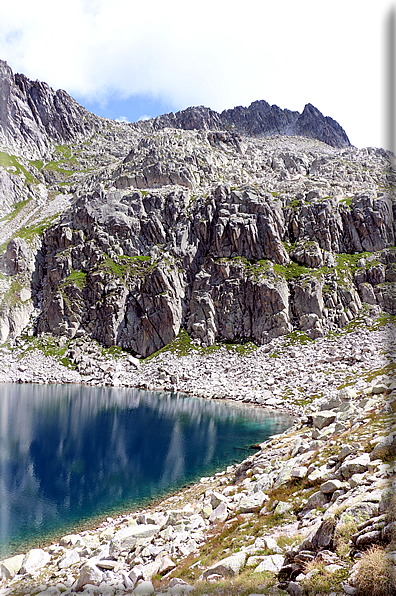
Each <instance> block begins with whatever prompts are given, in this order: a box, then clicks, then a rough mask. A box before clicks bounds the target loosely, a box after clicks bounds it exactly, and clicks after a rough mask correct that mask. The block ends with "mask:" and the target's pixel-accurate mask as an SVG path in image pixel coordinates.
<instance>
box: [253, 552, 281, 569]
mask: <svg viewBox="0 0 396 596" xmlns="http://www.w3.org/2000/svg"><path fill="white" fill-rule="evenodd" d="M284 562H285V557H284V556H282V555H268V556H266V557H263V560H262V561H261V563H260V564H259V565H258V566H257V567H256V569H255V570H254V572H255V573H262V572H263V571H271V572H272V573H278V571H279V570H280V569H281V567H283V564H284Z"/></svg>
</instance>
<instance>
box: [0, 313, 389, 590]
mask: <svg viewBox="0 0 396 596" xmlns="http://www.w3.org/2000/svg"><path fill="white" fill-rule="evenodd" d="M382 323H383V322H382ZM382 323H381V320H380V319H379V318H378V317H377V318H373V319H370V318H367V319H366V320H365V322H361V324H360V325H358V326H357V327H356V329H355V330H353V331H352V330H349V331H350V332H349V333H348V332H347V331H348V330H344V332H343V333H342V334H340V336H339V337H334V338H332V339H330V338H319V339H317V340H315V341H314V342H307V343H305V344H304V343H301V339H302V338H299V339H300V342H297V340H296V338H294V341H293V342H292V343H291V344H289V343H288V341H287V339H285V338H284V339H283V340H280V339H276V340H273V341H272V342H271V343H270V344H268V345H267V346H261V347H259V348H256V349H253V346H244V348H245V353H242V354H240V353H238V351H237V350H236V348H233V349H227V348H226V347H224V346H223V347H222V348H218V349H215V350H214V349H213V348H212V349H209V350H208V349H206V350H203V349H198V347H197V346H195V347H194V346H190V347H189V348H188V349H186V346H185V345H184V344H181V343H179V344H178V345H173V346H170V348H169V351H166V352H163V353H160V354H158V355H156V356H155V357H153V358H152V359H149V360H148V361H145V362H138V361H135V360H136V359H134V358H132V357H130V356H119V357H115V356H114V355H113V357H112V358H111V357H110V355H109V354H107V355H104V354H103V353H102V355H101V356H100V357H99V354H98V352H92V353H90V354H89V357H90V360H91V362H90V366H91V367H92V366H95V368H98V369H100V371H101V372H100V373H99V372H98V373H97V374H98V376H94V375H84V374H81V372H79V371H78V370H71V369H68V368H66V367H64V366H63V365H62V364H61V363H60V362H59V360H57V359H56V358H55V357H54V356H45V355H44V354H43V352H40V351H39V350H37V348H36V349H35V350H32V351H28V350H27V345H28V343H29V342H28V340H27V339H25V340H23V339H22V340H20V341H19V342H18V343H19V346H15V347H14V348H13V349H4V348H3V351H2V354H1V358H2V362H4V363H5V366H4V367H3V368H4V370H3V372H2V373H1V374H2V377H1V380H2V381H3V382H7V381H11V382H30V381H33V380H37V381H39V382H55V381H56V382H60V381H62V382H75V383H81V382H86V383H88V384H107V385H110V384H117V385H125V386H140V387H149V388H150V389H172V390H180V391H184V392H188V393H192V394H195V395H201V396H205V397H208V398H228V399H238V400H241V401H245V402H249V403H251V404H252V405H255V406H256V407H273V408H281V409H283V410H285V409H286V410H288V411H291V412H294V413H295V414H298V417H297V422H296V424H295V425H294V426H293V427H292V428H291V429H289V430H288V431H287V432H285V433H283V434H282V435H278V436H275V437H273V438H271V439H270V440H269V441H267V442H265V443H264V444H262V445H260V449H259V451H258V452H257V453H255V454H254V455H252V456H250V457H249V458H248V459H246V460H245V461H243V462H241V464H239V465H234V466H229V467H228V468H227V470H224V471H222V472H219V473H217V474H216V475H215V476H213V477H210V478H201V480H200V482H199V483H198V484H196V485H194V486H192V487H189V488H187V489H185V490H183V491H180V492H179V493H177V494H176V495H173V496H171V497H169V498H167V499H165V500H163V501H162V502H160V503H157V504H155V505H153V506H152V507H149V508H148V509H144V510H141V511H136V512H133V513H131V514H129V515H122V516H120V517H119V518H116V519H111V518H108V519H107V520H106V521H104V522H103V523H102V524H101V525H100V526H99V527H97V528H95V529H92V530H85V531H83V532H80V533H79V534H73V535H69V536H65V537H63V538H62V539H61V540H60V541H59V543H57V544H51V545H46V546H43V548H35V549H32V550H30V551H29V552H28V553H25V554H20V555H16V556H14V557H11V558H8V559H6V560H3V561H2V562H1V564H0V575H1V578H2V584H1V590H0V594H2V595H4V596H5V595H6V594H28V593H29V594H42V595H46V596H57V595H58V594H65V595H67V594H73V593H76V592H77V593H80V594H109V595H111V596H118V595H119V594H125V593H131V594H134V595H136V596H137V595H138V594H142V595H143V594H151V593H155V594H182V593H184V594H187V593H189V592H192V593H196V594H211V593H217V594H286V593H288V594H292V595H296V596H299V595H302V594H304V595H305V594H307V595H312V596H314V595H316V594H318V593H322V592H323V593H332V594H333V595H335V594H364V593H366V592H364V590H367V585H370V581H376V582H377V581H379V579H378V578H382V579H381V581H384V579H383V578H384V577H385V581H387V582H388V587H389V586H390V588H389V589H392V590H393V589H395V586H396V583H395V581H396V580H395V573H394V562H395V560H396V549H395V542H394V541H395V536H394V527H395V521H394V515H395V514H394V509H392V506H391V498H392V495H393V493H394V488H395V486H394V471H395V470H394V463H393V457H394V455H395V452H396V432H395V427H394V413H395V409H396V383H395V381H394V379H393V367H394V356H395V347H394V341H395V328H394V327H393V326H392V324H391V323H390V322H389V323H388V324H386V325H384V324H382ZM87 341H88V340H85V339H83V338H80V342H87ZM289 341H290V338H289ZM78 345H79V344H78V342H76V343H75V344H73V346H69V347H68V350H69V351H72V350H74V351H75V356H74V357H75V358H77V359H78ZM86 348H87V346H86V345H85V346H84V350H81V354H87V352H88V351H87V349H86ZM182 348H183V350H184V355H180V351H181V350H182ZM101 359H103V364H102V365H100V362H101ZM83 361H84V358H82V360H81V362H83ZM105 363H106V366H107V370H106V369H105ZM38 364H39V365H40V366H38ZM80 367H81V368H82V365H81V363H80ZM39 369H40V371H41V372H40V377H37V376H36V379H34V374H36V375H37V374H38V373H37V372H36V371H37V370H39ZM188 373H189V374H188ZM252 381H253V383H252ZM370 547H371V550H370ZM368 549H369V550H368ZM370 556H371V557H372V558H373V557H377V559H376V561H377V563H376V570H375V573H374V572H372V573H371V577H374V578H375V579H374V580H373V579H370V573H369V575H368V576H367V573H366V571H367V569H366V568H369V567H370V560H369V558H370ZM381 557H382V559H381ZM378 561H379V562H378ZM381 561H382V562H381ZM381 565H382V567H381ZM365 570H366V571H365ZM365 573H366V575H365ZM362 578H366V579H362ZM386 578H387V579H386ZM364 581H365V582H366V584H367V585H363V584H362V585H361V583H362V582H363V583H364ZM359 582H361V583H359ZM374 593H378V594H388V593H389V594H391V593H393V592H391V591H389V592H386V591H383V592H374Z"/></svg>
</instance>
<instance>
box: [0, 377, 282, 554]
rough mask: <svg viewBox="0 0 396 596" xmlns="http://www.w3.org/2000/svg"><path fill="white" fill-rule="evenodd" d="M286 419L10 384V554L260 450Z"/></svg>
mask: <svg viewBox="0 0 396 596" xmlns="http://www.w3.org/2000/svg"><path fill="white" fill-rule="evenodd" d="M291 423H292V420H291V418H290V417H289V416H287V415H283V414H274V413H269V412H265V411H264V410H258V409H252V408H246V407H241V406H239V407H238V406H235V405H230V404H229V403H225V402H218V401H211V400H203V399H198V398H191V397H185V396H180V395H179V394H178V395H175V394H172V393H158V392H148V391H142V390H138V389H123V388H122V389H121V388H97V387H85V386H78V385H45V386H44V385H15V384H5V385H1V386H0V556H2V555H5V554H8V553H11V552H17V551H21V550H24V549H25V548H26V547H27V546H29V545H31V544H37V543H40V541H43V540H45V538H46V537H47V538H48V536H49V535H54V536H55V535H61V534H62V533H66V532H67V531H71V530H72V529H73V528H75V527H79V526H81V525H82V524H83V523H86V522H89V521H91V522H92V520H96V519H100V518H101V517H102V518H103V517H106V516H107V515H111V514H114V513H115V512H117V513H118V512H120V511H127V510H132V509H134V508H136V507H137V506H138V505H141V504H143V503H144V502H147V501H149V500H153V499H155V498H158V497H161V496H164V495H165V494H167V493H170V492H172V491H174V490H175V489H178V488H180V487H182V486H184V485H186V484H188V483H190V482H193V481H196V480H197V479H199V478H200V477H201V476H207V475H210V474H213V473H214V472H216V471H218V470H220V469H224V468H225V467H226V466H227V465H230V464H232V463H235V462H237V461H241V460H243V459H244V458H246V457H247V456H248V455H249V454H250V453H252V445H254V444H256V443H259V442H262V441H264V440H265V439H267V438H268V437H269V436H271V435H274V434H277V433H279V432H282V431H283V430H285V429H286V428H287V427H288V426H290V425H291Z"/></svg>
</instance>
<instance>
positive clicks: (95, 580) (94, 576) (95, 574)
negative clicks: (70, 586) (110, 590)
mask: <svg viewBox="0 0 396 596" xmlns="http://www.w3.org/2000/svg"><path fill="white" fill-rule="evenodd" d="M102 578H103V573H102V572H101V571H100V569H98V567H97V566H96V565H95V564H94V563H92V562H91V561H87V562H86V563H85V564H84V565H83V567H82V568H81V571H80V574H79V576H78V578H77V581H76V584H75V590H76V591H78V590H81V589H82V588H83V587H84V586H85V585H86V584H92V585H94V586H98V585H99V584H100V582H101V581H102Z"/></svg>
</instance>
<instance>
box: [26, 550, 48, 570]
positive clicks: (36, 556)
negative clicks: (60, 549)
mask: <svg viewBox="0 0 396 596" xmlns="http://www.w3.org/2000/svg"><path fill="white" fill-rule="evenodd" d="M50 560H51V555H49V554H48V553H47V552H46V551H45V550H43V549H42V548H33V549H32V550H30V551H29V552H28V553H26V555H25V557H24V559H23V561H22V565H21V569H20V573H21V574H22V575H24V574H25V573H29V574H33V573H35V572H36V571H38V570H39V569H41V567H44V566H45V565H47V563H49V562H50Z"/></svg>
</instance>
